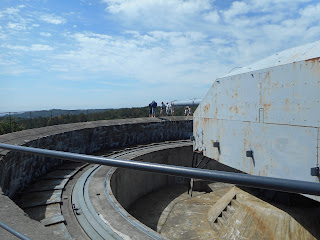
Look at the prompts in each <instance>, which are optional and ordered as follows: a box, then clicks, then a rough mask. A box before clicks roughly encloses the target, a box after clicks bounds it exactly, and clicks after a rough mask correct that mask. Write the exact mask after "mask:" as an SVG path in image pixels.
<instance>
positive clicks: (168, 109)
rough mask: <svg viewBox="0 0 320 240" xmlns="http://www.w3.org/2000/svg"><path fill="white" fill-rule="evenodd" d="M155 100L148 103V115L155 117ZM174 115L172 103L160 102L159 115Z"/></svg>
mask: <svg viewBox="0 0 320 240" xmlns="http://www.w3.org/2000/svg"><path fill="white" fill-rule="evenodd" d="M157 106H158V104H157V102H156V101H154V100H153V101H152V102H151V103H149V117H156V115H157ZM165 115H167V116H174V104H173V103H168V102H167V104H165V103H164V102H162V103H161V109H160V116H162V117H163V116H165Z"/></svg>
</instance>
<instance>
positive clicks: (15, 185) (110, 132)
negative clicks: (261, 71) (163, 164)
mask: <svg viewBox="0 0 320 240" xmlns="http://www.w3.org/2000/svg"><path fill="white" fill-rule="evenodd" d="M191 135H192V118H191V117H165V118H161V119H159V118H137V119H122V120H109V121H96V122H86V123H74V124H65V125H57V126H51V127H45V128H38V129H30V130H25V131H21V132H16V133H11V134H6V135H2V136H0V142H2V143H7V144H16V145H23V146H30V147H36V148H46V149H52V150H58V151H67V152H74V153H85V154H91V153H93V152H96V151H100V150H103V149H108V148H113V147H123V146H126V145H134V144H141V143H150V142H160V141H167V140H179V139H188V138H189V137H190V136H191ZM61 163H62V161H61V160H57V159H53V158H46V157H38V156H32V155H29V154H20V153H13V152H10V151H7V150H1V149H0V188H2V191H3V192H4V193H5V194H6V195H8V196H13V195H14V194H15V193H17V191H19V190H20V189H23V188H24V187H25V186H26V185H28V184H29V183H30V182H31V181H32V180H33V179H34V178H37V177H39V176H41V175H43V174H44V173H46V172H47V171H48V170H50V169H52V168H54V167H55V166H57V165H59V164H61Z"/></svg>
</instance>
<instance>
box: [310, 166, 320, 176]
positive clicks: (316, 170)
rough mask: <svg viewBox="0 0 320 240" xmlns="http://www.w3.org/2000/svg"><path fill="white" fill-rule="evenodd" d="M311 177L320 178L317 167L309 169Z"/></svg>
mask: <svg viewBox="0 0 320 240" xmlns="http://www.w3.org/2000/svg"><path fill="white" fill-rule="evenodd" d="M311 176H318V177H319V176H320V169H319V167H314V168H311Z"/></svg>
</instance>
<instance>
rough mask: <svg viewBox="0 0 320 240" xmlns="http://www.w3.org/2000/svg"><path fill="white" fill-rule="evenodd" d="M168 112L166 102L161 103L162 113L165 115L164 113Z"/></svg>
mask: <svg viewBox="0 0 320 240" xmlns="http://www.w3.org/2000/svg"><path fill="white" fill-rule="evenodd" d="M165 112H166V105H165V104H164V102H162V103H161V111H160V115H161V116H162V117H163V116H164V114H165Z"/></svg>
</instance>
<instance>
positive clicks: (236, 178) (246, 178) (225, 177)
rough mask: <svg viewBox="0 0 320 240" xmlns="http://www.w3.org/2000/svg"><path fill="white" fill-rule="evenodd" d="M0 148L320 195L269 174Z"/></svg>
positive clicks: (315, 187) (310, 186)
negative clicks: (250, 173)
mask: <svg viewBox="0 0 320 240" xmlns="http://www.w3.org/2000/svg"><path fill="white" fill-rule="evenodd" d="M0 148H3V149H8V150H11V151H16V152H22V153H29V154H36V155H41V156H46V157H54V158H58V159H64V160H71V161H81V162H86V163H91V164H101V165H107V166H113V167H122V168H130V169H135V170H142V171H147V172H154V173H160V174H167V175H173V176H180V177H186V178H195V179H203V180H209V181H217V182H225V183H232V184H237V185H242V186H247V187H255V188H263V189H270V190H276V191H283V192H292V193H303V194H311V195H317V196H320V183H315V182H306V181H299V180H290V179H282V178H273V177H263V176H254V175H249V174H243V173H234V172H223V171H216V170H206V169H197V168H190V167H181V166H174V165H165V164H158V163H148V162H139V161H132V160H123V159H112V158H105V157H97V156H90V155H85V154H77V153H68V152H60V151H54V150H47V149H40V148H31V147H23V146H16V145H10V144H4V143H0Z"/></svg>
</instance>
